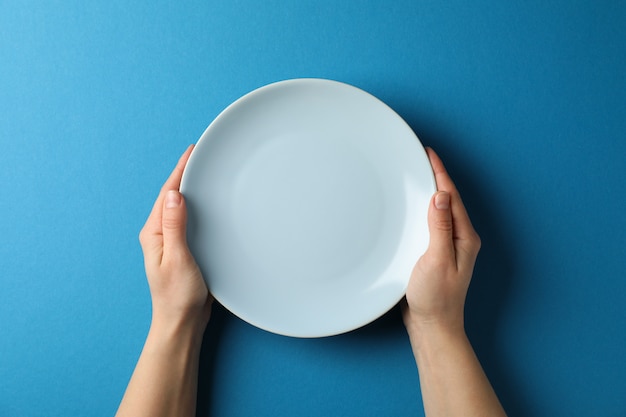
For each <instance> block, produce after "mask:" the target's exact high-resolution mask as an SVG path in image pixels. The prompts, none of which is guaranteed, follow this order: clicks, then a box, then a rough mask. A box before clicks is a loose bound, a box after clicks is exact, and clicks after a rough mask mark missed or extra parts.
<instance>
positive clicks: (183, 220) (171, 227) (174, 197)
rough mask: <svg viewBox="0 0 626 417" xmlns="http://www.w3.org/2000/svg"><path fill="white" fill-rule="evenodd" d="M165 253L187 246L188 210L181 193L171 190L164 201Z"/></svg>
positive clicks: (166, 254)
mask: <svg viewBox="0 0 626 417" xmlns="http://www.w3.org/2000/svg"><path fill="white" fill-rule="evenodd" d="M162 225H163V227H162V229H163V255H164V256H169V254H172V253H174V252H176V251H179V250H181V249H186V248H187V235H186V226H187V210H186V207H185V201H184V199H183V196H182V194H181V193H179V192H178V191H176V190H169V191H168V192H167V193H166V194H165V199H164V201H163V218H162Z"/></svg>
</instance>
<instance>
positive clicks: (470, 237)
mask: <svg viewBox="0 0 626 417" xmlns="http://www.w3.org/2000/svg"><path fill="white" fill-rule="evenodd" d="M426 152H427V153H428V158H429V159H430V163H431V165H432V168H433V172H434V174H435V180H436V182H437V189H439V190H442V191H447V192H449V193H450V210H451V215H452V228H453V240H454V247H455V248H456V249H457V250H456V257H457V262H459V264H460V263H466V262H471V263H473V262H474V259H475V257H476V254H477V253H478V249H479V248H480V239H479V238H478V235H477V234H476V231H475V230H474V226H472V222H471V221H470V218H469V215H468V214H467V210H466V209H465V206H464V205H463V200H462V199H461V195H460V194H459V192H458V190H457V188H456V186H455V185H454V182H453V181H452V178H450V176H449V175H448V172H447V170H446V168H445V166H444V165H443V162H442V161H441V159H440V158H439V156H438V155H437V154H436V153H435V151H434V150H433V149H432V148H427V149H426Z"/></svg>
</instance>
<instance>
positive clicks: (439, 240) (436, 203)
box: [428, 191, 455, 263]
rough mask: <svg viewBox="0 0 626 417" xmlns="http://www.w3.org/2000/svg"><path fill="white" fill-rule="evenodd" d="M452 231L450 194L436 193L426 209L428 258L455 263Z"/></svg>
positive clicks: (444, 192) (445, 192)
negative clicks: (428, 238)
mask: <svg viewBox="0 0 626 417" xmlns="http://www.w3.org/2000/svg"><path fill="white" fill-rule="evenodd" d="M453 230H454V229H453V227H452V211H451V210H450V194H449V193H448V192H447V191H438V192H436V193H435V194H434V195H433V197H432V199H431V202H430V207H429V208H428V231H429V232H430V243H429V245H428V254H429V256H430V257H432V258H433V259H436V260H437V261H443V262H446V263H448V262H451V263H455V250H454V237H453Z"/></svg>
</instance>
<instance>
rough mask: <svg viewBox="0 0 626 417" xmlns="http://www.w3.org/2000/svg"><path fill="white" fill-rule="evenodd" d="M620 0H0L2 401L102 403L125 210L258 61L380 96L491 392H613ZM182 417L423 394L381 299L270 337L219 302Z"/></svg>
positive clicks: (134, 353) (124, 303)
mask: <svg viewBox="0 0 626 417" xmlns="http://www.w3.org/2000/svg"><path fill="white" fill-rule="evenodd" d="M625 22H626V3H624V2H620V1H591V0H589V1H568V0H559V1H527V2H502V1H495V0H481V1H476V2H466V1H459V0H452V1H445V2H443V1H393V2H389V1H383V0H380V1H347V2H337V1H328V0H317V1H300V2H295V1H294V2H289V1H278V0H272V1H270V0H266V1H252V0H249V1H242V0H238V1H211V2H210V1H179V2H174V1H171V2H166V1H131V2H129V1H120V0H109V1H106V2H95V1H91V2H90V1H70V0H63V1H29V0H20V1H17V0H16V1H12V0H4V1H0V145H1V147H0V149H1V150H0V184H2V187H1V193H2V197H1V198H0V294H1V302H0V415H2V416H15V417H21V416H70V415H80V416H106V415H112V414H114V412H115V410H116V408H117V405H118V404H119V401H120V399H121V396H122V394H123V391H124V389H125V386H126V383H127V381H128V378H129V377H130V374H131V372H132V370H133V367H134V365H135V362H136V360H137V357H138V355H139V353H140V350H141V347H142V344H143V341H144V337H145V335H146V333H147V330H148V325H149V320H150V297H149V292H148V287H147V284H146V281H145V277H144V271H143V265H142V255H141V251H140V248H139V245H138V241H137V235H138V232H139V230H140V228H141V226H142V225H143V222H144V220H145V218H146V217H147V215H148V213H149V211H150V208H151V206H152V203H153V200H154V198H155V197H156V194H157V192H158V190H159V188H160V186H161V184H162V183H163V181H164V180H165V178H166V177H167V176H168V174H169V172H170V171H171V169H172V168H173V166H174V164H175V163H176V161H177V159H178V157H179V155H180V154H181V153H182V152H183V151H184V149H185V148H186V146H187V145H188V144H189V143H192V142H195V141H196V140H197V138H198V137H199V136H200V134H201V133H202V132H203V130H204V129H205V128H206V126H207V125H208V124H209V122H211V120H212V119H213V118H214V117H215V116H216V115H217V114H218V113H219V112H220V111H221V110H222V109H223V108H224V107H226V106H227V105H228V104H229V103H230V102H232V101H233V100H235V99H237V98H238V97H239V96H241V95H243V94H245V93H247V92H248V91H250V90H252V89H254V88H257V87H260V86H262V85H264V84H267V83H269V82H273V81H278V80H282V79H286V78H294V77H324V78H331V79H336V80H340V81H344V82H348V83H351V84H353V85H356V86H358V87H360V88H363V89H365V90H367V91H369V92H371V93H372V94H374V95H376V96H378V97H379V98H381V99H382V100H383V101H385V102H387V103H388V104H389V105H390V106H391V107H392V108H394V109H395V110H396V111H397V112H398V113H400V115H402V116H403V117H404V118H405V119H406V120H407V122H408V123H409V124H410V125H411V126H412V127H413V129H414V130H415V131H416V133H417V134H418V136H419V137H420V138H421V139H422V141H423V142H424V143H425V144H427V145H430V146H432V147H434V148H435V149H436V150H437V151H438V152H439V153H440V155H441V157H442V159H443V160H444V162H446V164H447V166H448V168H449V171H450V173H451V175H452V176H453V178H454V179H455V180H456V182H457V185H458V187H459V189H460V191H461V193H462V195H463V197H464V200H465V203H466V205H467V208H468V210H469V212H470V215H471V217H472V219H473V221H474V225H475V227H476V229H477V230H478V232H479V234H480V235H481V237H482V240H483V249H482V251H481V254H480V256H479V260H478V264H477V267H476V271H475V275H474V279H473V282H472V287H471V288H470V294H469V297H468V302H467V329H468V333H469V335H470V338H471V340H472V342H473V344H474V346H475V348H476V351H477V354H478V356H479V358H480V359H481V361H482V363H483V365H484V367H485V369H486V372H487V374H488V376H489V377H490V379H491V381H492V383H493V385H494V387H495V389H496V391H497V393H498V394H499V396H500V398H501V400H502V402H503V404H504V406H505V408H506V409H507V411H508V412H509V414H510V415H512V416H513V415H533V416H556V415H562V416H566V415H567V416H570V415H598V416H600V415H601V416H624V415H626V382H625V381H626V379H625V378H624V375H626V360H625V359H624V352H626V307H625V305H626V279H625V278H626V277H625V273H624V271H625V270H626V251H625V250H624V248H625V241H626V232H625V231H626V218H625V216H624V210H625V208H626V181H625V180H624V178H625V173H626V160H625V156H626V137H625V133H626V24H625ZM201 368H202V369H201V376H200V387H199V388H200V393H199V408H198V415H202V416H205V415H211V416H216V417H217V416H252V415H254V416H280V415H298V416H309V415H311V416H322V415H324V416H327V415H345V416H408V415H416V416H418V415H421V414H422V413H423V411H422V404H421V398H420V394H419V383H418V378H417V370H416V367H415V363H414V362H413V358H412V355H411V351H410V347H409V343H408V339H407V337H406V334H405V332H404V328H403V326H402V324H401V321H400V318H399V313H398V311H397V310H393V311H391V312H390V313H389V314H387V315H386V316H384V317H383V318H381V319H380V320H378V321H376V322H374V323H373V324H371V325H369V326H367V327H365V328H363V329H360V330H358V331H355V332H352V333H350V334H346V335H342V336H337V337H331V338H325V339H313V340H306V339H291V338H286V337H281V336H276V335H272V334H269V333H266V332H263V331H261V330H258V329H256V328H253V327H251V326H249V325H247V324H245V323H243V322H241V321H240V320H238V319H237V318H235V317H233V316H231V315H230V314H229V313H227V312H226V311H224V310H223V309H221V308H219V307H217V308H216V309H215V311H214V317H213V319H212V322H211V323H210V325H209V328H208V330H207V334H206V337H205V343H204V345H203V352H202V365H201Z"/></svg>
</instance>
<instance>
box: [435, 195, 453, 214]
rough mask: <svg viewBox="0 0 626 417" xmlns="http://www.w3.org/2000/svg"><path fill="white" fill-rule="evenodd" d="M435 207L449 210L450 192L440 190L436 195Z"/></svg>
mask: <svg viewBox="0 0 626 417" xmlns="http://www.w3.org/2000/svg"><path fill="white" fill-rule="evenodd" d="M435 207H437V208H438V209H439V210H447V209H448V208H449V207H450V194H448V193H446V192H445V191H440V192H438V193H437V195H436V196H435Z"/></svg>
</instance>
